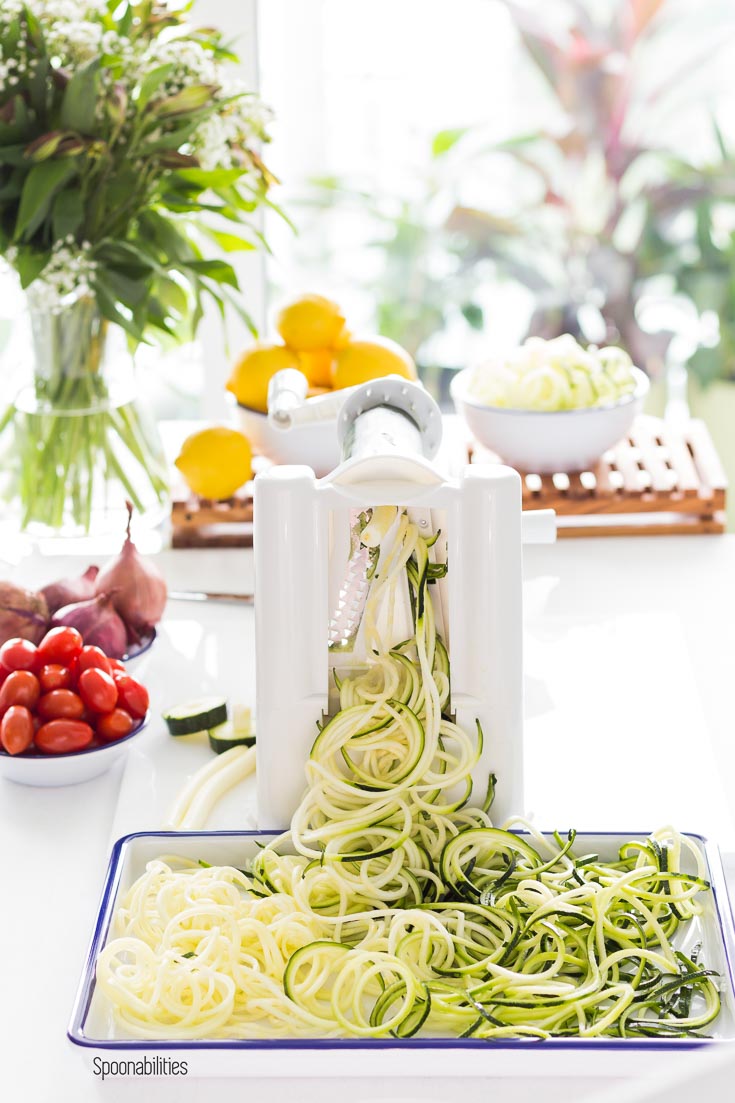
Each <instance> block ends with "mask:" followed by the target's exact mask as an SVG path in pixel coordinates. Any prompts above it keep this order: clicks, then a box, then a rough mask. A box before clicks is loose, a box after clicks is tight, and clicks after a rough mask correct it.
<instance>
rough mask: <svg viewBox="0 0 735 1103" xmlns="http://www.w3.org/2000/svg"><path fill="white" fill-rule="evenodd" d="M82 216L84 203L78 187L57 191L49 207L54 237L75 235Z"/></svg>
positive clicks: (59, 238) (58, 238) (57, 238)
mask: <svg viewBox="0 0 735 1103" xmlns="http://www.w3.org/2000/svg"><path fill="white" fill-rule="evenodd" d="M83 218H84V204H83V203H82V195H81V192H80V191H79V190H78V189H76V188H75V189H74V190H73V191H72V190H71V189H67V190H66V191H61V192H59V193H58V195H57V196H56V198H55V199H54V202H53V207H52V208H51V230H52V232H53V235H54V238H55V239H56V240H57V241H60V240H61V239H62V238H65V237H68V236H69V235H71V236H72V237H74V236H76V232H77V230H78V229H79V227H80V226H81V224H82V219H83Z"/></svg>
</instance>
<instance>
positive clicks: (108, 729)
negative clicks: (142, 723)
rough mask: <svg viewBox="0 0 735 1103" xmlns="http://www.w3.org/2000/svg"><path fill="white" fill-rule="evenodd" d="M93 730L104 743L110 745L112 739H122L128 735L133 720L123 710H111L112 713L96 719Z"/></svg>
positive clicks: (131, 728)
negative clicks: (95, 730)
mask: <svg viewBox="0 0 735 1103" xmlns="http://www.w3.org/2000/svg"><path fill="white" fill-rule="evenodd" d="M95 728H96V729H97V735H98V736H99V737H100V739H101V740H102V741H103V742H104V743H112V741H113V740H114V739H122V737H123V736H124V735H130V732H131V731H132V730H133V718H132V716H131V715H130V713H129V712H126V711H125V709H113V710H112V712H108V713H106V714H105V715H104V716H100V717H98V718H97V722H96V724H95Z"/></svg>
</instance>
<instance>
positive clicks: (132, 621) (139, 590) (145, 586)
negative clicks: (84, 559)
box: [96, 502, 166, 655]
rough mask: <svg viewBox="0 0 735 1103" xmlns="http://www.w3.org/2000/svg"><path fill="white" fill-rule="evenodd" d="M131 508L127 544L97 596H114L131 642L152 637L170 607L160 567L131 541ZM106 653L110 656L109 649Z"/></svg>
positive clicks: (101, 578) (102, 576) (108, 567)
mask: <svg viewBox="0 0 735 1103" xmlns="http://www.w3.org/2000/svg"><path fill="white" fill-rule="evenodd" d="M127 506H128V527H127V532H126V537H125V543H124V544H123V546H122V550H121V551H120V553H119V555H117V556H115V558H114V559H112V560H111V561H110V562H109V563H107V564H105V566H104V567H103V568H102V570H101V571H100V573H99V575H98V576H97V582H96V588H97V593H109V594H112V595H113V598H112V600H113V603H114V606H115V609H116V610H117V612H118V613H119V614H120V616H121V617H122V619H123V621H124V622H125V625H126V626H127V629H128V635H129V638H130V640H131V641H135V642H137V641H138V640H139V639H140V638H141V636H149V635H150V634H151V629H152V628H153V626H154V625H156V624H157V623H158V622H159V620H160V619H161V617H162V616H163V610H164V608H165V607H166V582H165V580H164V578H163V576H162V574H161V572H160V571H159V570H158V568H157V567H154V565H153V564H152V563H151V562H150V561H149V560H147V559H144V558H143V556H141V554H140V552H139V551H138V549H137V548H136V546H135V544H134V543H133V541H132V540H131V538H130V522H131V520H132V516H133V507H132V505H131V503H130V502H128V503H127ZM103 650H106V651H107V653H108V655H109V654H110V651H109V649H107V648H103Z"/></svg>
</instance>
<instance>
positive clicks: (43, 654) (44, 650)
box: [38, 625, 83, 666]
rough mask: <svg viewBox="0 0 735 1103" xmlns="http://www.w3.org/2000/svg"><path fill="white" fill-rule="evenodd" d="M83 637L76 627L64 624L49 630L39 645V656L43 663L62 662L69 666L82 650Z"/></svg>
mask: <svg viewBox="0 0 735 1103" xmlns="http://www.w3.org/2000/svg"><path fill="white" fill-rule="evenodd" d="M82 643H83V641H82V637H81V635H80V633H79V632H77V630H76V628H72V627H71V626H70V625H62V626H61V627H59V628H52V629H51V631H50V632H47V633H46V635H45V636H44V637H43V639H42V640H41V642H40V643H39V645H38V657H39V659H40V661H41V662H42V663H61V664H62V665H63V666H69V664H70V663H71V661H72V659H76V657H77V655H79V653H80V652H81V650H82Z"/></svg>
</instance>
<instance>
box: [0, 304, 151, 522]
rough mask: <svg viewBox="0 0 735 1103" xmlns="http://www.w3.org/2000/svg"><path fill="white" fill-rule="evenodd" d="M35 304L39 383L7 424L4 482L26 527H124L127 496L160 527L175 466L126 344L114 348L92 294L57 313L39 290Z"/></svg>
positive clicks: (2, 427) (142, 516) (0, 452)
mask: <svg viewBox="0 0 735 1103" xmlns="http://www.w3.org/2000/svg"><path fill="white" fill-rule="evenodd" d="M32 290H33V289H32V288H31V292H32ZM28 305H29V313H30V323H31V335H32V347H33V380H32V382H31V383H30V384H29V385H28V386H26V387H24V388H23V390H21V392H20V393H19V394H18V395H17V397H16V398H15V401H14V402H13V403H12V405H11V406H10V407H9V408H8V410H7V411H6V412H5V414H4V416H3V418H2V421H1V422H0V433H1V435H0V488H1V490H2V495H3V498H4V499H5V501H6V503H7V504H8V508H10V509H12V511H13V514H14V515H16V516H17V517H18V521H19V527H20V529H22V530H23V531H24V532H27V533H28V534H29V535H33V536H37V537H39V538H41V537H48V536H53V535H58V536H75V537H79V536H102V535H106V534H108V533H112V532H120V531H122V529H124V527H125V518H126V516H127V510H126V506H125V502H126V499H129V500H130V501H131V502H132V503H133V505H134V507H135V509H136V511H137V513H138V515H139V523H141V522H142V523H144V524H148V525H154V524H157V523H158V522H159V521H160V520H162V519H163V517H164V516H165V513H166V511H167V506H168V481H167V474H166V462H165V458H164V454H163V449H162V446H161V441H160V438H159V436H158V431H157V429H156V426H155V423H154V422H153V421H152V419H151V418H150V417H149V416H148V413H147V411H146V410H145V409H144V407H143V405H142V403H141V402H140V401H139V400H138V398H137V397H136V387H135V379H134V373H133V365H132V358H131V357H130V356H129V355H128V354H127V352H126V350H125V347H124V344H123V343H122V342H118V344H119V348H118V349H115V348H114V345H115V341H114V340H111V339H110V338H111V336H112V335H110V334H109V332H108V325H107V322H106V321H105V320H104V319H103V318H102V317H101V315H100V313H99V310H98V308H97V304H96V302H95V300H94V298H93V297H91V296H89V295H85V296H81V297H77V298H73V299H71V300H70V301H68V302H67V303H66V304H65V305H64V306H63V308H62V309H61V310H59V311H56V312H53V313H52V312H50V311H48V310H44V309H43V307H42V304H41V303H40V302H39V301H38V300H37V297H36V296H34V295H33V294H31V293H29V295H28ZM114 336H118V335H117V334H115V335H114Z"/></svg>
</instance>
